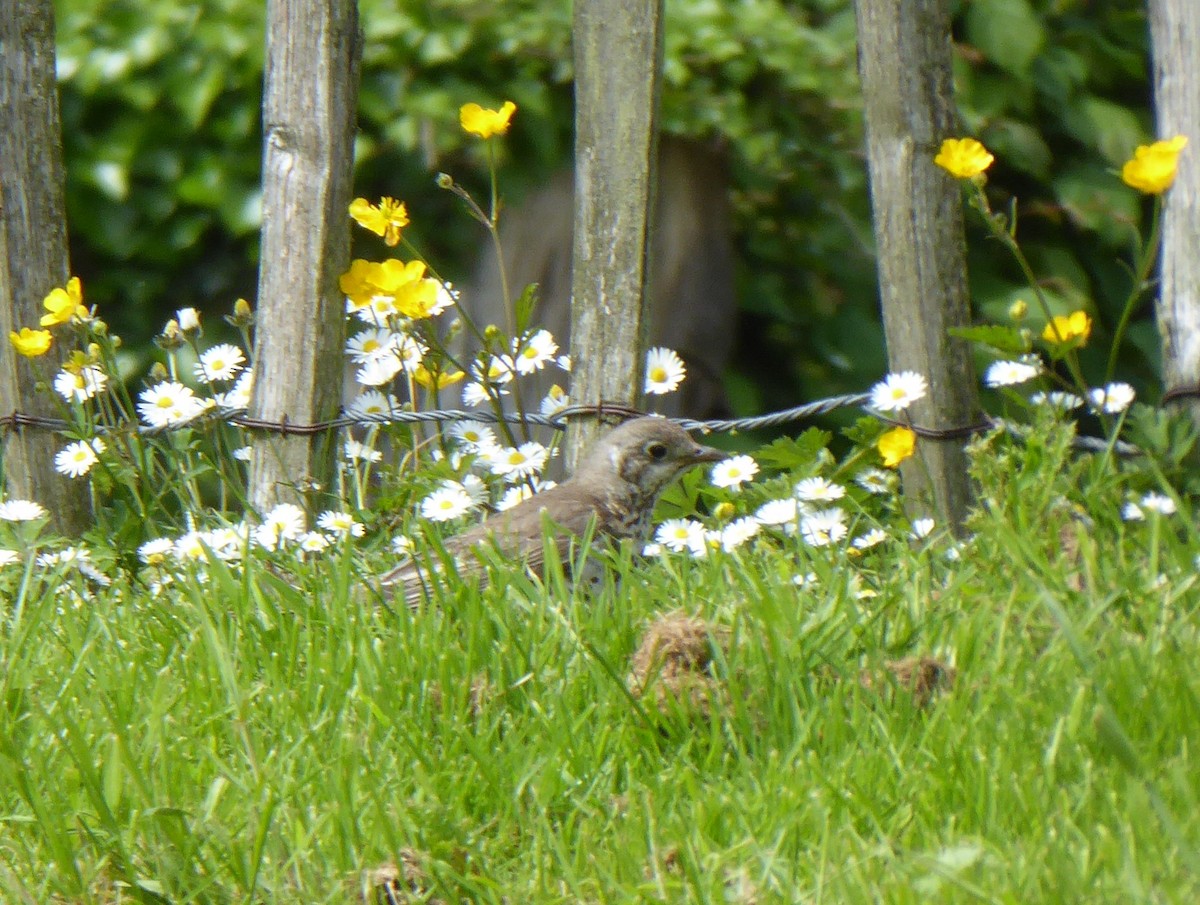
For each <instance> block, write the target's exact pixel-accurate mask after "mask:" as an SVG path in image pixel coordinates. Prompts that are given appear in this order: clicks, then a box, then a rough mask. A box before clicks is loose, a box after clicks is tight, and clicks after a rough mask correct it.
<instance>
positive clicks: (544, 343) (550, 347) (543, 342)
mask: <svg viewBox="0 0 1200 905" xmlns="http://www.w3.org/2000/svg"><path fill="white" fill-rule="evenodd" d="M556 352H558V343H556V342H555V341H554V337H553V335H551V333H550V331H549V330H538V331H537V332H536V333H534V334H533V335H532V336H530V337H529V338H528V339H526V340H525V341H524V342H523V343H517V344H516V351H515V352H514V355H513V358H514V360H515V362H516V366H517V373H518V374H532V373H534V372H535V371H540V370H541V369H542V368H544V367H545V366H546V362H548V361H550V360H551V359H552V358H554V355H555V353H556Z"/></svg>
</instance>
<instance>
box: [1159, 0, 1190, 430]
mask: <svg viewBox="0 0 1200 905" xmlns="http://www.w3.org/2000/svg"><path fill="white" fill-rule="evenodd" d="M1150 39H1151V54H1152V56H1153V58H1154V106H1155V118H1156V120H1157V121H1158V134H1159V137H1160V138H1170V137H1172V136H1174V135H1186V136H1188V138H1189V139H1190V140H1191V143H1190V144H1189V145H1188V147H1187V150H1185V151H1184V153H1183V154H1182V155H1181V156H1180V158H1179V170H1178V173H1177V174H1176V176H1175V183H1174V185H1172V186H1171V188H1170V190H1169V191H1168V192H1167V193H1166V197H1165V199H1164V200H1165V202H1166V207H1165V209H1164V213H1163V224H1162V262H1161V270H1160V274H1161V283H1160V285H1159V292H1158V303H1157V311H1158V329H1159V332H1160V333H1161V334H1162V342H1163V386H1164V387H1165V388H1166V389H1168V390H1171V389H1175V388H1192V387H1195V386H1197V385H1198V384H1200V257H1198V256H1197V254H1196V250H1197V249H1200V159H1198V155H1200V75H1198V74H1197V72H1196V57H1197V54H1200V5H1197V4H1196V2H1195V0H1150ZM1184 404H1186V405H1187V406H1188V408H1189V411H1190V412H1191V415H1192V420H1193V421H1194V422H1196V424H1197V425H1200V399H1195V398H1192V399H1189V400H1187V401H1186V403H1184Z"/></svg>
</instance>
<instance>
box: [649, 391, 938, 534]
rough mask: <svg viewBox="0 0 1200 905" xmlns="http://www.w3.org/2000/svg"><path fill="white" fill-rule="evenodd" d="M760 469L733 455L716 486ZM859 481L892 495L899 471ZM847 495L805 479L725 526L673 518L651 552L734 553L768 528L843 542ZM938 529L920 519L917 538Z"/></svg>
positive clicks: (732, 484)
mask: <svg viewBox="0 0 1200 905" xmlns="http://www.w3.org/2000/svg"><path fill="white" fill-rule="evenodd" d="M893 389H894V388H893ZM882 392H883V391H881V393H882ZM891 392H892V390H888V393H891ZM908 393H909V395H910V396H913V401H915V398H919V396H917V395H915V393H916V390H915V384H914V385H911V386H909V388H908ZM905 404H907V403H905ZM758 470H759V468H758V463H757V462H755V461H754V459H753V458H752V457H750V456H746V455H740V456H732V457H731V458H729V459H726V460H724V461H723V462H718V463H717V464H716V465H714V466H713V468H712V471H711V473H710V478H709V479H710V481H711V483H712V484H713V485H714V486H716V487H721V488H734V489H739V488H741V487H742V486H743V485H744V484H747V483H749V482H750V481H752V480H753V479H754V477H755V476H756V475H757V474H758ZM855 480H856V482H857V483H858V484H859V486H860V487H862V488H863V489H864V490H866V491H867V492H868V493H872V494H887V493H891V492H893V491H894V490H895V488H896V475H895V473H894V472H889V471H884V470H883V469H877V468H870V469H867V470H865V471H863V472H860V473H859V474H858V476H857V477H856V478H855ZM845 496H846V488H845V487H844V486H843V485H841V484H838V483H836V482H833V481H830V480H828V479H827V478H823V477H820V476H815V477H810V478H805V479H803V480H801V481H800V482H799V483H797V484H796V485H795V487H794V488H793V489H792V493H791V495H789V496H786V497H782V498H779V499H773V500H768V501H766V502H765V503H762V504H761V505H759V507H758V508H757V510H756V511H755V512H754V514H753V515H750V516H742V517H740V518H736V519H734V520H733V521H731V522H729V523H728V524H726V525H724V526H722V527H720V528H707V527H705V525H704V524H703V523H702V522H700V521H698V520H696V519H690V518H675V519H668V520H667V521H665V522H663V523H662V524H660V525H659V526H658V528H657V530H656V531H655V534H654V540H653V542H651V543H650V544H648V545H647V547H646V549H645V553H646V554H647V555H651V556H653V555H660V554H662V553H665V552H672V553H688V554H690V555H692V556H694V557H703V556H707V555H708V552H709V551H710V550H717V549H719V550H723V551H725V552H731V551H733V550H736V549H737V548H738V547H740V546H741V545H742V544H744V543H746V541H748V540H750V539H751V538H753V537H755V536H756V535H758V534H759V533H761V532H762V531H764V530H767V531H773V532H779V533H782V534H783V535H785V536H789V535H799V537H800V538H801V539H802V540H803V541H804V543H805V544H807V545H808V546H811V547H826V546H830V545H833V544H837V543H840V542H841V541H842V540H844V539H845V538H846V536H847V534H848V533H849V526H848V524H847V522H848V516H847V513H846V511H845V510H844V509H842V508H841V507H840V505H839V504H838V503H839V501H840V500H841V499H842V498H843V497H845ZM926 522H927V523H926ZM932 528H933V522H932V520H925V521H923V522H919V523H914V525H913V536H914V538H917V537H924V536H926V535H927V534H928V533H929V532H930V531H931V530H932ZM887 538H888V535H887V534H886V533H885V532H884V531H883V530H882V529H879V528H875V529H872V530H870V531H868V532H867V533H865V534H863V535H861V536H860V537H856V538H854V539H853V540H852V541H851V543H852V545H853V546H854V547H855V548H856V549H857V550H860V551H862V550H866V549H869V548H870V547H873V546H875V545H877V544H880V543H883V542H884V541H885V540H887Z"/></svg>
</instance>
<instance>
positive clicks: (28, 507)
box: [0, 500, 47, 522]
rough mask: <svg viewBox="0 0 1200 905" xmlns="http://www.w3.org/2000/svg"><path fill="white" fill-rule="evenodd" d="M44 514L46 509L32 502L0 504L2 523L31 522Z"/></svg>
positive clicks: (8, 501)
mask: <svg viewBox="0 0 1200 905" xmlns="http://www.w3.org/2000/svg"><path fill="white" fill-rule="evenodd" d="M46 514H47V513H46V507H45V506H43V505H42V504H41V503H35V502H34V501H33V500H5V501H4V502H3V503H0V521H3V522H32V521H33V520H34V519H39V518H42V517H44V516H45V515H46Z"/></svg>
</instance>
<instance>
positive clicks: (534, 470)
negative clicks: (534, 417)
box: [489, 440, 550, 484]
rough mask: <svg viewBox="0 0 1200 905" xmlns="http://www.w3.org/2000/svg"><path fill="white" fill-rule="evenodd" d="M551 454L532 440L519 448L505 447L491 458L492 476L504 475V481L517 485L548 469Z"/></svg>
mask: <svg viewBox="0 0 1200 905" xmlns="http://www.w3.org/2000/svg"><path fill="white" fill-rule="evenodd" d="M549 456H550V452H549V450H547V449H546V447H544V446H543V445H542V444H540V443H538V442H536V441H534V440H530V441H529V442H527V443H522V444H521V445H520V446H517V447H511V446H508V447H503V448H501V449H500V450H499V451H498V454H495V455H492V456H489V459H490V462H491V468H492V474H495V475H502V476H503V477H504V480H505V481H507V482H508V483H510V484H515V483H516V482H517V481H520V480H521V479H522V478H527V477H530V476H532V475H536V474H538V473H539V472H540V471H541V470H542V469H543V468H545V467H546V460H547V459H548V458H549Z"/></svg>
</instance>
